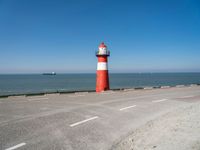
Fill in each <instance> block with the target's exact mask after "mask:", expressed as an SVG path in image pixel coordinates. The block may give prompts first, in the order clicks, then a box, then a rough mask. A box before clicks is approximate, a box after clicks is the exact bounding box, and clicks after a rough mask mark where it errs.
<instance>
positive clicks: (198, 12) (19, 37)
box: [0, 0, 200, 73]
mask: <svg viewBox="0 0 200 150" xmlns="http://www.w3.org/2000/svg"><path fill="white" fill-rule="evenodd" d="M102 41H104V42H105V44H106V45H107V46H108V48H109V50H110V51H111V57H110V58H109V70H110V72H200V1H199V0H123V1H118V0H0V56H1V57H0V73H41V72H49V71H56V72H58V73H79V72H83V73H95V71H96V63H97V59H96V57H95V54H94V52H95V50H97V48H98V45H99V44H100V42H102Z"/></svg>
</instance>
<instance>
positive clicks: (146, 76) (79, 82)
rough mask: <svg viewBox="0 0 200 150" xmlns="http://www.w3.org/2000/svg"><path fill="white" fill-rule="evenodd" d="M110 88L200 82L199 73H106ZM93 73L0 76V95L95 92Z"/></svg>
mask: <svg viewBox="0 0 200 150" xmlns="http://www.w3.org/2000/svg"><path fill="white" fill-rule="evenodd" d="M109 76H110V78H109V79H110V88H111V89H119V88H136V87H148V86H151V87H152V86H176V85H189V84H199V83H200V73H199V72H187V73H180V72H179V73H109ZM95 87H96V74H95V73H58V74H57V75H42V74H38V73H29V74H25V73H23V74H0V96H3V95H15V94H30V93H51V92H63V91H66V92H67V91H87V90H95Z"/></svg>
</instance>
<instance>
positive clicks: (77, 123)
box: [70, 116, 99, 127]
mask: <svg viewBox="0 0 200 150" xmlns="http://www.w3.org/2000/svg"><path fill="white" fill-rule="evenodd" d="M97 118H99V117H98V116H95V117H92V118H89V119H86V120H83V121H79V122H76V123H73V124H71V125H70V127H74V126H77V125H79V124H82V123H85V122H88V121H91V120H94V119H97Z"/></svg>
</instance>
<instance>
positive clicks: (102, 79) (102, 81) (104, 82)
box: [96, 42, 110, 92]
mask: <svg viewBox="0 0 200 150" xmlns="http://www.w3.org/2000/svg"><path fill="white" fill-rule="evenodd" d="M96 56H97V58H98V63H97V76H96V92H102V91H106V90H109V88H110V87H109V75H108V57H109V56H110V51H109V50H108V49H107V46H106V45H105V44H104V43H103V42H102V43H101V44H100V45H99V49H98V51H97V52H96Z"/></svg>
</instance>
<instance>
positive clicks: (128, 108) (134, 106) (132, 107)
mask: <svg viewBox="0 0 200 150" xmlns="http://www.w3.org/2000/svg"><path fill="white" fill-rule="evenodd" d="M133 107H136V105H132V106H128V107H124V108H121V109H119V110H120V111H122V110H125V109H129V108H133Z"/></svg>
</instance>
